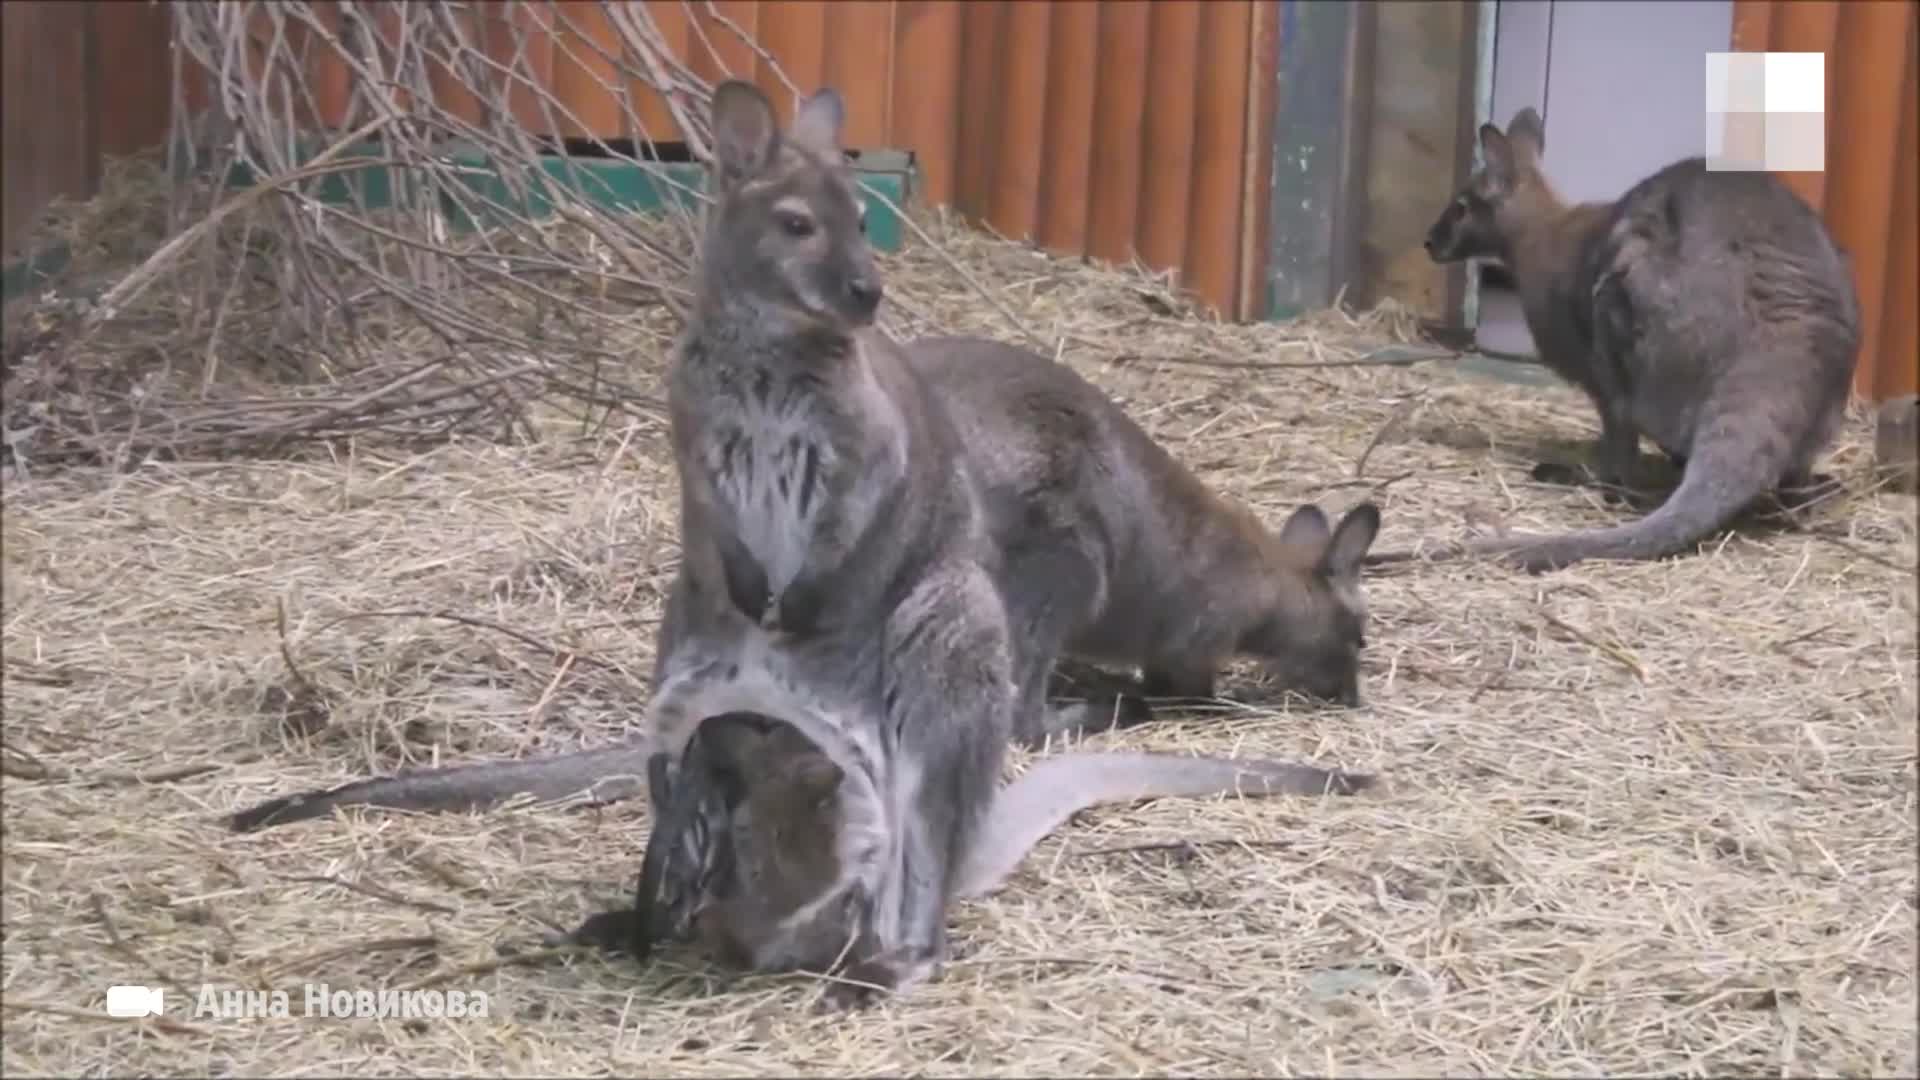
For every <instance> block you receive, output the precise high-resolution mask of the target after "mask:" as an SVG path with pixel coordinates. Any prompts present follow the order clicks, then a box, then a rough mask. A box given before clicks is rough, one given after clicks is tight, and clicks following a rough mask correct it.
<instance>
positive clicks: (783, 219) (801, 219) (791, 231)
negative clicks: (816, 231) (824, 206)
mask: <svg viewBox="0 0 1920 1080" xmlns="http://www.w3.org/2000/svg"><path fill="white" fill-rule="evenodd" d="M780 227H781V228H782V229H784V230H786V233H787V235H788V236H791V237H793V238H794V239H796V240H800V239H805V238H806V237H809V236H812V235H813V219H812V218H809V217H805V216H803V215H801V214H781V215H780Z"/></svg>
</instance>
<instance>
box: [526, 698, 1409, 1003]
mask: <svg viewBox="0 0 1920 1080" xmlns="http://www.w3.org/2000/svg"><path fill="white" fill-rule="evenodd" d="M661 766H662V768H661V769H660V770H659V771H657V772H656V773H655V774H654V775H655V778H656V781H658V782H660V783H661V789H662V798H663V800H664V801H665V803H666V804H667V806H668V809H667V810H666V811H665V812H664V813H663V814H661V815H660V816H658V817H656V819H655V828H654V830H653V833H652V835H651V837H650V838H649V840H648V847H647V852H646V857H645V867H646V869H643V871H642V875H641V882H640V888H639V891H638V894H637V897H636V904H635V908H634V909H633V910H630V911H629V910H621V911H611V912H603V913H600V914H597V915H595V916H593V917H592V918H590V919H588V920H587V921H586V922H585V923H583V924H582V925H581V926H580V927H579V928H578V929H577V930H575V931H573V933H571V934H569V935H565V936H564V937H563V938H562V939H560V940H566V941H573V942H577V943H584V944H594V945H598V946H600V947H603V948H606V949H610V950H613V951H625V952H628V953H630V954H632V955H634V956H636V957H640V958H643V959H644V958H645V957H647V956H648V955H650V954H651V951H652V949H653V948H654V946H655V945H656V944H658V943H661V942H665V941H672V940H689V939H690V940H695V941H698V942H700V943H701V944H703V945H704V947H705V948H706V949H707V950H708V951H709V952H710V953H712V954H713V955H714V956H715V957H716V958H717V959H719V960H720V961H721V962H722V963H724V964H728V965H731V966H734V967H737V968H744V969H747V970H751V971H761V972H775V971H791V970H806V971H813V972H816V973H820V974H836V973H840V972H842V971H844V975H843V976H842V977H843V979H844V981H842V982H839V983H837V984H836V986H835V987H833V988H832V989H831V990H830V991H829V993H828V996H827V998H826V1000H825V1002H824V1003H825V1005H826V1006H827V1007H829V1008H834V1007H843V1006H847V1005H855V1004H859V1003H861V1002H863V1001H866V1000H870V997H869V996H868V995H867V994H866V993H865V991H867V990H869V989H871V988H870V987H866V986H862V985H861V984H862V983H863V982H864V981H866V980H867V979H869V978H871V974H870V973H863V972H861V971H860V970H859V968H858V966H857V965H856V966H855V967H853V968H851V969H847V968H844V967H843V960H844V959H845V958H846V957H848V956H857V955H860V954H861V952H863V951H870V949H871V947H870V946H868V947H867V948H866V949H865V950H863V947H862V942H861V937H862V934H863V933H865V932H866V928H865V927H864V926H863V925H862V924H861V923H860V921H859V919H858V916H857V913H858V912H859V910H860V907H861V905H860V897H862V896H864V895H865V894H866V893H867V892H868V891H870V890H872V889H873V888H875V884H874V882H875V880H876V878H877V877H878V876H879V873H880V872H881V871H880V867H879V866H878V859H879V857H880V855H881V853H882V852H884V851H885V850H886V849H887V847H888V842H887V833H888V831H889V828H890V825H889V823H888V821H887V815H886V813H885V812H884V810H883V809H882V808H881V807H880V806H878V805H877V804H875V803H874V802H872V801H871V800H870V798H868V797H867V796H866V795H865V794H864V792H866V791H868V790H870V789H869V788H867V787H866V786H865V785H863V784H860V783H857V782H850V778H849V777H848V776H847V774H846V772H845V771H844V770H842V769H841V768H840V767H839V765H837V764H836V763H835V761H834V759H833V755H832V754H830V753H828V752H826V751H824V750H822V749H821V748H820V747H819V746H818V745H817V744H814V743H813V742H812V741H811V740H810V739H808V738H807V736H806V735H805V734H804V733H803V732H802V731H801V729H800V728H799V727H797V726H795V725H792V724H789V723H787V722H785V721H782V720H777V719H774V718H772V717H769V716H766V715H764V714H755V713H751V712H744V711H743V712H733V713H727V714H723V715H719V716H714V717H710V718H708V719H706V720H704V721H703V722H702V723H701V724H700V725H699V727H698V729H697V730H696V732H695V734H694V735H693V737H692V738H691V739H690V740H689V742H688V745H687V748H686V751H685V754H684V757H683V758H682V761H681V763H680V765H679V766H678V768H676V769H672V770H668V769H666V768H665V761H664V757H663V759H662V761H661ZM1374 780H1375V778H1374V777H1373V776H1371V775H1367V774H1357V773H1343V772H1334V771H1329V770H1322V769H1317V768H1313V767H1310V766H1303V765H1295V764H1289V763H1283V762H1273V761H1260V760H1237V761H1233V760H1227V759H1221V758H1198V757H1194V758H1189V757H1179V756H1175V755H1169V754H1116V753H1085V752H1080V753H1071V754H1066V755H1062V756H1059V757H1053V758H1048V759H1044V760H1042V761H1040V762H1039V763H1038V764H1036V765H1035V766H1034V767H1032V768H1031V769H1029V770H1028V771H1027V772H1026V773H1025V774H1023V775H1022V776H1021V777H1020V778H1019V779H1017V780H1016V781H1014V782H1013V783H1012V784H1011V785H1009V786H1007V787H1006V788H1004V789H1002V790H1001V791H1000V792H999V794H998V796H997V798H996V799H995V800H994V804H993V808H992V811H991V813H990V814H989V815H988V816H987V818H986V822H985V824H984V825H983V826H982V828H981V830H980V832H979V835H978V839H977V841H976V843H975V844H974V846H973V847H972V848H971V849H970V850H969V851H968V852H967V854H966V858H965V860H964V863H963V865H962V868H961V872H960V874H959V877H958V879H957V881H956V883H955V884H954V886H953V889H954V895H955V897H956V898H959V899H966V898H973V897H979V896H985V895H989V894H990V893H992V892H993V891H995V890H996V889H998V888H999V887H1000V886H1001V885H1003V884H1004V883H1005V881H1006V880H1007V878H1008V877H1009V876H1010V875H1011V874H1012V872H1013V870H1014V868H1015V867H1017V866H1018V865H1019V863H1020V862H1021V861H1022V860H1023V859H1024V858H1025V857H1026V855H1027V853H1028V852H1029V851H1031V850H1032V848H1033V847H1034V845H1035V844H1037V843H1038V842H1039V841H1040V840H1041V839H1043V838H1044V837H1046V836H1047V835H1048V834H1049V833H1051V832H1052V831H1053V830H1054V829H1056V828H1057V827H1058V826H1059V825H1060V824H1062V823H1063V822H1065V821H1066V820H1067V819H1068V818H1069V817H1071V816H1072V815H1073V814H1075V813H1077V812H1079V811H1080V810H1083V809H1086V808H1088V807H1091V806H1096V805H1100V804H1105V803H1118V802H1129V801H1134V800H1138V799H1147V798H1160V797H1203V796H1209V795H1219V794H1227V793H1232V792H1235V791H1238V792H1240V793H1241V794H1244V795H1247V796H1249V797H1261V796H1276V795H1309V794H1324V793H1329V792H1330V793H1333V794H1343V795H1350V794H1354V793H1357V792H1359V791H1362V790H1364V789H1366V788H1368V787H1370V786H1372V784H1373V783H1374ZM663 850H671V851H672V854H673V857H674V858H677V859H679V860H682V865H681V870H680V871H679V873H678V874H675V873H674V872H672V871H668V872H667V873H665V874H662V873H660V872H659V871H658V869H657V867H658V866H659V865H660V864H658V863H656V858H657V856H659V855H660V853H661V852H662V851H663Z"/></svg>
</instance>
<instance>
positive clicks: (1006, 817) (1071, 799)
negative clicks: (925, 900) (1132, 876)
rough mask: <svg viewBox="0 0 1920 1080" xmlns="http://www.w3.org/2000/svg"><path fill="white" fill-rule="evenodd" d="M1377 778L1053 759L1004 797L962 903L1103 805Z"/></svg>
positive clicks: (980, 842) (1154, 761)
mask: <svg viewBox="0 0 1920 1080" xmlns="http://www.w3.org/2000/svg"><path fill="white" fill-rule="evenodd" d="M1373 782H1374V777H1372V776H1371V775H1367V774H1361V773H1342V772H1335V771H1333V770H1330V769H1320V768H1315V767H1313V766H1311V765H1294V764H1289V763H1286V762H1279V761H1262V760H1257V759H1248V760H1241V761H1231V760H1228V759H1226V758H1208V757H1183V756H1180V755H1177V754H1128V753H1097V754H1096V753H1074V754H1063V755H1061V756H1059V757H1053V758H1047V759H1045V760H1043V761H1041V762H1040V763H1039V764H1037V765H1035V766H1034V767H1033V768H1031V769H1028V770H1027V772H1026V774H1025V775H1023V776H1021V777H1020V779H1018V780H1016V781H1014V782H1013V783H1012V784H1011V785H1009V786H1008V787H1007V788H1006V789H1005V790H1003V791H1002V792H1000V794H999V796H998V797H997V798H996V799H995V800H994V804H993V809H992V811H991V812H990V813H989V814H988V815H987V819H986V821H984V822H983V823H982V824H981V827H980V831H979V833H978V834H977V839H976V840H975V842H974V844H973V845H972V851H971V852H969V854H968V856H967V861H966V864H965V866H964V868H963V870H962V872H961V876H960V895H961V896H982V895H985V894H986V893H989V892H991V891H993V890H994V889H996V888H998V887H999V885H1000V883H1001V882H1002V881H1004V880H1006V878H1007V876H1008V875H1010V874H1012V873H1013V870H1014V868H1015V867H1017V866H1019V865H1020V861H1021V860H1022V859H1025V858H1026V857H1027V852H1029V851H1031V850H1033V846H1034V845H1035V844H1037V843H1039V842H1040V841H1041V840H1042V839H1043V838H1045V837H1046V835H1047V834H1048V833H1051V832H1052V831H1053V830H1054V829H1056V828H1058V827H1059V826H1060V824H1061V823H1062V822H1064V821H1066V820H1067V819H1068V818H1070V817H1072V816H1073V815H1074V814H1076V813H1078V812H1080V811H1081V810H1084V809H1086V808H1087V807H1090V806H1097V805H1099V804H1102V803H1117V802H1133V801H1135V800H1139V799H1158V798H1201V797H1204V796H1208V795H1225V794H1231V793H1234V792H1238V793H1240V794H1242V795H1247V796H1252V797H1263V796H1270V795H1319V794H1325V793H1328V792H1332V793H1334V794H1338V795H1351V794H1353V793H1354V792H1356V791H1360V790H1362V789H1364V788H1367V787H1369V786H1371V785H1372V784H1373Z"/></svg>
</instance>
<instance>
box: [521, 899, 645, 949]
mask: <svg viewBox="0 0 1920 1080" xmlns="http://www.w3.org/2000/svg"><path fill="white" fill-rule="evenodd" d="M639 918H640V916H639V914H638V913H636V912H635V911H634V910H633V909H632V908H621V909H619V910H617V911H602V912H599V913H597V914H594V915H589V916H588V917H587V919H586V921H585V922H583V923H581V924H580V925H579V926H578V927H576V928H575V929H574V930H572V931H571V932H569V933H564V934H563V933H557V932H556V933H550V934H547V935H545V937H544V939H543V940H544V942H545V944H547V945H548V946H559V945H585V946H587V947H589V948H595V949H602V950H604V951H606V952H609V953H616V954H624V955H627V956H632V957H634V958H636V959H644V958H645V956H644V954H645V952H646V951H647V950H646V949H645V948H644V947H642V945H641V940H640V937H641V936H640V935H639V934H638V933H637V932H636V930H637V927H638V923H639Z"/></svg>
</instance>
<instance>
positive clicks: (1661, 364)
mask: <svg viewBox="0 0 1920 1080" xmlns="http://www.w3.org/2000/svg"><path fill="white" fill-rule="evenodd" d="M1545 145H1546V141H1545V132H1544V130H1543V128H1542V125H1541V121H1540V115H1539V114H1538V113H1537V112H1535V111H1534V110H1533V109H1531V108H1526V109H1522V110H1520V112H1519V113H1518V114H1517V115H1515V116H1514V118H1513V122H1512V123H1511V124H1509V125H1508V126H1507V130H1506V131H1505V132H1502V131H1500V130H1499V129H1498V128H1497V127H1495V126H1493V125H1492V124H1485V125H1482V126H1481V128H1480V147H1481V150H1482V154H1483V157H1484V165H1483V166H1482V167H1481V168H1480V169H1479V170H1478V171H1477V172H1475V173H1474V174H1473V176H1472V178H1471V179H1469V180H1468V182H1467V184H1466V186H1465V187H1463V188H1462V189H1461V190H1460V191H1459V192H1458V193H1457V194H1456V195H1455V196H1454V198H1453V200H1452V201H1451V202H1449V203H1448V204H1447V207H1446V209H1445V210H1444V211H1443V212H1442V213H1441V214H1440V217H1439V219H1438V220H1436V221H1435V222H1434V224H1433V226H1432V228H1431V229H1430V230H1429V231H1428V234H1427V241H1426V247H1427V251H1428V253H1429V254H1430V255H1431V257H1432V258H1433V259H1434V260H1435V261H1436V262H1441V263H1446V262H1454V261H1458V260H1461V259H1467V258H1481V259H1489V260H1497V261H1499V262H1500V263H1502V264H1504V265H1505V266H1506V267H1507V268H1508V270H1509V271H1510V272H1511V274H1512V276H1513V278H1514V280H1515V283H1516V284H1517V286H1518V287H1519V291H1520V298H1521V306H1522V309H1523V311H1524V313H1525V316H1526V320H1527V328H1528V329H1529V330H1530V331H1531V332H1532V334H1533V339H1534V341H1535V342H1536V343H1537V345H1538V347H1539V350H1540V357H1541V359H1542V360H1543V361H1544V362H1545V363H1546V364H1547V365H1548V366H1549V367H1551V368H1552V369H1553V370H1554V371H1556V372H1558V373H1559V374H1560V375H1561V377H1563V378H1565V379H1567V380H1568V381H1569V382H1572V383H1573V384H1574V385H1576V386H1578V387H1580V388H1581V389H1582V390H1584V391H1585V392H1586V393H1587V395H1588V397H1590V398H1591V399H1592V400H1593V403H1594V406H1595V408H1596V409H1597V410H1598V411H1599V414H1600V428H1601V430H1600V437H1599V440H1598V443H1597V444H1596V447H1595V455H1594V456H1595V465H1596V468H1595V469H1594V472H1595V473H1596V474H1597V479H1599V480H1601V481H1602V482H1604V483H1608V484H1616V483H1622V482H1624V481H1626V480H1627V479H1628V478H1629V477H1630V476H1631V475H1632V473H1633V471H1634V469H1635V467H1636V465H1637V464H1638V459H1639V441H1640V436H1641V435H1642V434H1645V435H1647V436H1649V437H1650V438H1651V439H1652V440H1653V442H1654V443H1655V444H1656V445H1658V446H1659V447H1660V448H1661V449H1662V450H1663V451H1665V452H1666V454H1667V455H1668V456H1669V457H1671V458H1672V459H1673V460H1674V463H1675V464H1676V465H1678V466H1679V467H1680V468H1681V470H1682V475H1681V479H1680V483H1679V485H1678V487H1676V488H1675V489H1674V490H1673V492H1672V494H1671V495H1670V496H1668V497H1667V499H1666V500H1665V501H1664V502H1663V503H1661V504H1660V505H1659V507H1658V508H1657V509H1655V510H1654V511H1653V512H1652V513H1650V514H1648V515H1647V516H1645V517H1643V518H1641V519H1639V520H1637V521H1634V522H1632V523H1629V524H1625V525H1620V526H1615V527H1613V528H1606V529H1598V530H1593V531H1589V532H1580V533H1573V534H1569V535H1562V536H1531V535H1520V536H1508V537H1502V538H1498V539H1491V540H1482V541H1476V542H1473V543H1470V544H1466V545H1458V546H1455V547H1452V548H1448V549H1444V550H1443V551H1442V552H1441V554H1440V557H1458V556H1460V555H1467V554H1489V555H1494V556H1497V557H1500V558H1503V559H1506V560H1509V561H1511V562H1513V563H1515V564H1518V565H1519V566H1521V567H1523V568H1525V569H1527V570H1530V571H1533V572H1540V571H1545V570H1553V569H1559V568H1562V567H1565V566H1569V565H1572V564H1574V563H1577V562H1580V561H1582V560H1586V559H1657V558H1664V557H1666V556H1669V555H1675V554H1679V553H1682V552H1684V551H1686V550H1689V549H1691V548H1693V547H1695V546H1696V545H1697V544H1698V543H1699V541H1700V540H1702V539H1704V538H1705V537H1707V536H1708V535H1710V534H1711V533H1713V532H1714V531H1716V530H1718V529H1720V528H1722V527H1723V526H1725V525H1726V524H1728V523H1729V522H1730V521H1731V520H1732V519H1733V518H1734V517H1735V516H1736V515H1738V514H1739V513H1740V511H1742V510H1743V509H1745V508H1746V507H1747V506H1748V505H1750V504H1752V503H1753V502H1754V501H1755V500H1757V499H1759V498H1761V497H1763V496H1765V495H1767V494H1769V493H1770V492H1777V493H1778V495H1779V496H1780V499H1781V501H1782V502H1783V503H1787V504H1788V505H1792V504H1794V503H1797V502H1800V501H1803V500H1804V499H1805V498H1806V496H1807V494H1808V493H1809V492H1810V491H1811V490H1812V489H1813V488H1814V487H1815V486H1816V485H1817V483H1818V482H1819V478H1816V477H1815V475H1814V474H1813V472H1812V466H1813V461H1814V458H1815V457H1816V456H1818V455H1819V454H1820V453H1821V452H1822V451H1823V450H1824V449H1825V448H1826V447H1827V445H1828V443H1830V442H1831V441H1832V438H1833V436H1834V433H1835V431H1836V430H1837V428H1838V425H1839V423H1840V420H1841V417H1842V414H1843V411H1844V409H1845V406H1846V399H1847V392H1848V387H1849V384H1850V379H1851V376H1852V372H1853V367H1854V358H1855V353H1856V351H1857V349H1858V347H1859V339H1860V328H1859V324H1860V313H1859V303H1858V300H1857V297H1856V295H1855V291H1854V286H1853V280H1852V276H1851V274H1850V272H1849V269H1848V265H1847V261H1846V260H1845V259H1844V258H1843V257H1842V256H1841V254H1840V252H1839V251H1838V250H1837V249H1836V248H1835V246H1834V242H1833V238H1832V236H1831V235H1830V234H1829V233H1828V231H1827V228H1826V226H1825V225H1824V224H1823V223H1822V222H1821V220H1820V217H1819V215H1818V214H1816V213H1815V212H1814V211H1813V210H1812V208H1810V207H1808V206H1807V205H1806V203H1804V202H1803V201H1801V200H1800V198H1799V197H1798V196H1796V195H1795V194H1793V192H1792V191H1791V190H1789V189H1788V188H1787V187H1786V186H1785V185H1784V184H1782V183H1780V181H1779V180H1777V179H1775V178H1774V177H1773V176H1772V175H1771V174H1767V173H1755V172H1709V171H1707V168H1706V163H1705V161H1704V160H1703V159H1701V158H1697V157H1695V158H1686V159H1683V160H1681V161H1677V162H1674V163H1673V164H1671V165H1668V166H1666V167H1664V168H1662V169H1660V170H1659V171H1658V172H1656V173H1654V174H1653V175H1651V176H1649V177H1647V178H1646V179H1645V180H1642V181H1640V182H1639V183H1638V184H1635V185H1634V186H1633V187H1632V188H1630V189H1629V190H1628V191H1627V193H1626V194H1624V195H1622V196H1621V197H1620V198H1619V199H1617V200H1615V201H1613V202H1611V203H1600V202H1595V203H1582V204H1578V205H1569V204H1567V203H1566V202H1565V201H1564V200H1562V199H1561V198H1560V196H1559V195H1558V194H1556V193H1555V191H1554V189H1553V186H1552V185H1551V184H1550V183H1549V182H1548V181H1547V178H1546V177H1545V175H1543V174H1542V172H1541V170H1540V155H1541V152H1542V151H1543V150H1544V148H1545ZM1543 478H1544V477H1543ZM1417 557H1418V556H1416V555H1415V554H1413V553H1412V552H1382V553H1377V554H1375V555H1372V556H1370V557H1369V558H1368V559H1367V564H1368V565H1379V564H1383V563H1391V562H1401V561H1405V560H1408V559H1412V558H1417Z"/></svg>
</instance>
